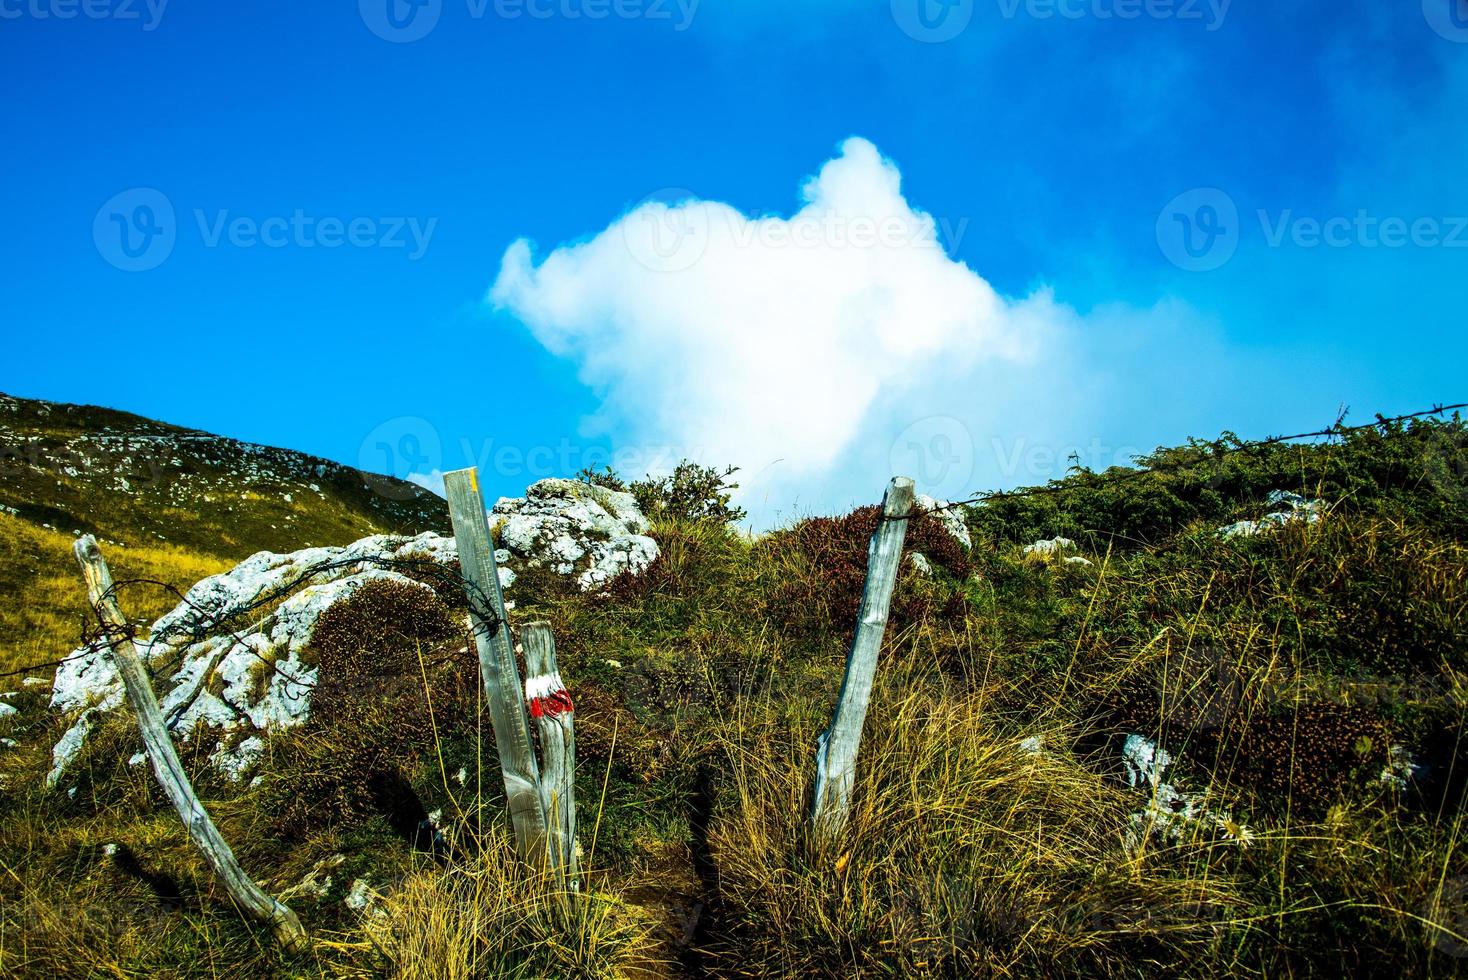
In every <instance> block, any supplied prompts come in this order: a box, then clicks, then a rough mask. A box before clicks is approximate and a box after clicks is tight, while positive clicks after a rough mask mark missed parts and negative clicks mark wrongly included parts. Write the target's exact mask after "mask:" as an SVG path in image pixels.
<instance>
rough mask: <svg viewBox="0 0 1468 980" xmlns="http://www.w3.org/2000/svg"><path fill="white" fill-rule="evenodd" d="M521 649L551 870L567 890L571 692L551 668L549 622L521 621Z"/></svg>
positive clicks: (572, 820) (573, 873) (571, 875)
mask: <svg viewBox="0 0 1468 980" xmlns="http://www.w3.org/2000/svg"><path fill="white" fill-rule="evenodd" d="M520 643H521V644H522V645H523V646H524V647H525V699H526V700H527V701H529V702H530V717H531V718H534V719H535V723H536V727H537V728H538V729H539V731H540V754H541V761H542V762H543V763H544V764H545V765H544V767H543V769H542V780H543V781H542V783H541V793H542V794H543V796H544V800H545V818H546V824H547V825H548V826H549V828H550V861H551V870H552V871H554V872H555V873H556V875H557V876H559V877H560V878H561V879H562V880H563V881H564V882H565V883H566V885H567V886H568V887H569V888H570V890H572V891H574V890H576V888H577V879H578V876H579V872H580V869H579V868H578V867H577V861H576V728H575V724H574V722H573V721H572V718H573V716H574V711H575V709H574V708H573V706H572V704H571V695H570V693H569V692H568V691H567V690H566V686H565V685H564V684H563V683H561V672H560V669H559V668H558V667H557V666H556V639H555V636H554V634H552V633H551V628H550V624H549V623H526V624H525V626H524V628H523V629H521V630H520Z"/></svg>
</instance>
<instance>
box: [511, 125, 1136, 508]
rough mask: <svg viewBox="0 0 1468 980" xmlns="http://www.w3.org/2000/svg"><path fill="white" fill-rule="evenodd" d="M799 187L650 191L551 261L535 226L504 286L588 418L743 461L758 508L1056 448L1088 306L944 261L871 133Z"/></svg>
mask: <svg viewBox="0 0 1468 980" xmlns="http://www.w3.org/2000/svg"><path fill="white" fill-rule="evenodd" d="M801 198H802V205H801V207H800V209H799V210H798V211H797V212H796V213H795V214H794V215H792V216H790V217H788V218H787V217H779V216H760V217H748V216H746V215H743V214H741V213H740V212H739V211H737V210H736V209H734V208H732V207H730V206H728V205H726V204H721V203H717V202H712V201H704V200H698V199H693V198H691V197H685V198H683V199H675V200H673V201H672V202H671V203H664V202H660V201H654V202H649V203H645V204H643V205H640V206H638V207H636V208H634V209H633V210H631V211H630V212H629V213H627V214H625V215H623V216H622V217H620V218H619V219H617V220H616V221H614V222H613V223H612V224H611V225H610V226H608V227H607V228H606V229H605V230H603V231H602V232H600V233H599V234H597V235H595V236H594V237H592V238H590V239H589V240H585V241H582V242H579V243H576V244H571V245H565V246H562V247H560V248H557V249H555V250H554V251H552V252H551V253H550V254H549V255H547V256H545V258H544V259H543V260H541V261H540V262H539V263H538V264H537V263H536V261H535V257H534V255H533V252H532V247H531V244H530V243H529V242H528V241H525V240H523V239H522V240H520V241H516V242H515V243H514V244H512V245H511V246H510V247H509V249H508V250H507V251H506V252H505V255H504V258H503V260H502V263H501V267H500V271H499V275H498V278H497V279H496V281H495V283H494V286H493V287H492V289H491V291H490V295H489V299H490V302H491V303H492V304H493V305H494V306H495V307H496V308H498V309H500V310H504V311H508V312H509V313H511V314H513V315H514V316H515V317H516V318H518V319H519V320H521V321H522V322H523V323H524V324H525V325H526V326H527V327H528V328H529V329H530V330H531V332H532V333H533V334H534V336H535V337H536V338H537V340H539V342H540V343H541V344H543V345H544V346H545V347H546V348H547V349H548V350H549V351H551V352H553V353H555V354H557V355H559V356H563V357H566V358H569V359H571V360H572V361H573V362H574V363H576V364H577V365H578V368H579V371H580V377H581V379H582V381H583V382H585V383H586V384H588V385H590V386H591V387H592V388H593V389H594V390H595V391H596V392H597V393H598V394H599V395H600V397H601V399H602V405H601V409H600V411H599V412H598V413H597V415H596V416H595V417H594V418H592V419H589V420H587V428H588V430H589V431H598V432H610V433H611V434H612V435H613V437H614V439H615V441H617V442H618V443H620V444H622V445H624V446H632V447H635V446H637V445H657V446H666V445H669V444H671V445H674V446H677V447H680V448H681V450H682V452H683V454H685V455H688V456H690V457H692V458H695V459H698V460H700V461H702V462H705V463H710V464H723V463H733V464H735V465H737V466H740V467H741V468H742V469H743V473H742V474H741V480H742V481H743V484H744V493H743V501H744V502H745V503H746V505H747V506H749V507H750V508H751V510H752V513H753V515H754V516H755V519H756V522H757V523H761V524H764V523H769V522H770V521H771V520H772V519H774V518H775V517H777V516H779V517H785V518H788V517H789V516H791V515H792V513H798V512H802V511H804V512H809V511H816V510H830V509H837V508H843V507H847V506H850V505H851V504H853V503H857V502H863V501H871V500H874V499H875V498H876V497H877V496H878V495H880V492H881V488H882V486H883V484H884V483H885V481H886V480H887V479H888V478H889V477H890V476H891V475H892V470H893V469H894V468H895V469H900V470H905V471H913V472H912V475H914V476H918V477H919V478H920V480H921V479H926V480H927V482H928V483H929V484H930V486H929V487H928V489H930V490H932V491H938V492H940V493H947V494H950V495H955V494H960V493H963V492H964V491H966V490H968V489H972V487H973V484H972V483H971V482H970V481H972V480H974V479H978V478H980V477H981V476H983V477H985V478H994V477H1001V476H1002V474H996V473H990V472H989V470H990V469H992V467H990V466H986V465H984V464H983V463H982V461H981V460H977V459H976V456H984V457H986V458H987V457H988V456H989V455H992V453H991V449H990V446H989V442H990V438H991V436H992V435H995V434H997V433H1000V432H1003V433H1005V434H1006V435H1009V436H1012V435H1013V433H1014V432H1015V431H1016V426H1019V427H1021V428H1020V429H1019V431H1021V432H1024V433H1025V434H1026V436H1027V437H1028V438H1030V439H1033V440H1035V441H1039V442H1049V443H1055V444H1059V442H1058V441H1059V440H1060V439H1061V438H1062V433H1060V432H1058V431H1052V430H1051V428H1049V427H1051V426H1053V425H1054V423H1055V420H1056V418H1057V417H1058V416H1061V417H1063V416H1065V415H1066V414H1067V412H1068V409H1067V406H1068V405H1071V404H1074V400H1075V399H1079V398H1080V397H1082V395H1083V393H1082V392H1081V391H1080V390H1079V387H1078V385H1077V384H1075V383H1072V382H1070V381H1064V382H1061V381H1060V379H1061V378H1065V377H1066V376H1067V375H1070V376H1071V377H1074V375H1073V374H1072V370H1073V369H1074V368H1075V367H1076V366H1077V365H1076V364H1075V361H1074V359H1075V358H1076V357H1077V356H1078V354H1077V352H1076V350H1075V348H1076V347H1077V338H1079V337H1080V336H1081V328H1082V326H1083V324H1082V320H1081V318H1080V317H1078V316H1077V314H1076V313H1075V312H1074V311H1072V310H1070V309H1069V308H1068V307H1065V306H1063V305H1061V304H1058V303H1056V302H1055V301H1054V299H1053V298H1052V296H1051V295H1050V293H1049V291H1048V290H1043V289H1042V290H1039V291H1037V292H1036V293H1035V294H1033V295H1032V296H1030V297H1028V298H1025V299H1020V300H1014V299H1008V298H1005V297H1003V296H1000V295H999V294H998V293H996V292H995V290H994V289H993V288H992V287H991V286H990V285H989V283H988V282H986V281H985V280H984V279H983V278H982V277H981V276H980V275H979V274H978V273H976V272H975V271H974V270H972V269H970V268H969V267H968V266H966V265H965V264H963V263H962V262H959V261H956V260H954V259H952V258H950V257H949V255H948V254H947V253H946V252H945V250H944V247H943V243H942V241H941V237H942V235H941V234H940V232H942V231H943V230H944V229H945V228H948V229H949V231H950V232H951V230H952V227H951V224H945V223H941V222H937V221H935V219H934V217H933V216H932V215H929V214H927V213H925V212H923V211H921V210H918V209H916V208H914V207H913V206H912V205H911V204H910V203H909V202H908V201H907V200H906V199H905V198H904V196H903V194H902V190H901V176H900V174H899V173H898V170H897V167H896V166H895V165H894V164H893V163H892V161H890V160H887V159H885V158H883V157H882V156H881V155H880V154H879V152H878V151H877V148H876V147H875V146H873V145H872V144H871V143H870V142H868V141H866V140H864V139H859V138H852V139H849V140H847V141H846V142H845V143H843V144H842V145H841V147H840V153H839V155H838V156H836V157H835V158H834V159H832V160H830V161H828V162H827V163H826V164H825V165H824V166H823V167H822V168H821V170H820V172H819V173H818V174H817V175H815V176H814V177H812V178H810V179H808V180H807V181H806V182H805V183H804V185H803V186H802V188H801ZM957 227H958V228H959V230H960V231H961V230H962V229H963V228H964V227H965V225H964V224H963V223H958V225H957ZM1144 315H1150V314H1144ZM1067 352H1069V353H1067ZM1093 394H1094V393H1093ZM1040 412H1043V417H1040V418H1037V417H1036V413H1040ZM950 450H951V452H950ZM1063 468H1064V466H1063V461H1062V463H1061V464H1060V465H1058V467H1057V469H1063ZM919 470H921V471H923V472H917V471H919ZM1045 475H1048V474H1024V476H1029V477H1031V482H1033V479H1034V478H1043V476H1045ZM988 485H991V486H992V485H993V484H992V483H990V484H988Z"/></svg>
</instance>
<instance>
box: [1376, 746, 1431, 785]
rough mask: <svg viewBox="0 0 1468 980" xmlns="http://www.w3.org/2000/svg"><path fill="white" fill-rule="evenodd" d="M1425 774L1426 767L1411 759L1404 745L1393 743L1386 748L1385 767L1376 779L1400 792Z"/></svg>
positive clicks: (1418, 780)
mask: <svg viewBox="0 0 1468 980" xmlns="http://www.w3.org/2000/svg"><path fill="white" fill-rule="evenodd" d="M1426 776H1427V767H1426V766H1424V765H1422V764H1421V763H1419V762H1417V761H1416V760H1415V759H1413V758H1412V755H1411V753H1409V752H1408V751H1407V747H1406V746H1405V745H1393V746H1392V747H1391V748H1390V749H1388V750H1387V763H1386V767H1385V768H1383V769H1382V770H1381V774H1380V775H1378V776H1377V777H1376V781H1377V782H1378V783H1385V784H1386V785H1387V786H1390V787H1391V788H1392V789H1393V790H1396V791H1397V792H1401V791H1403V790H1405V789H1406V788H1407V787H1408V785H1410V784H1412V783H1415V782H1420V781H1421V780H1422V779H1424V778H1425V777H1426Z"/></svg>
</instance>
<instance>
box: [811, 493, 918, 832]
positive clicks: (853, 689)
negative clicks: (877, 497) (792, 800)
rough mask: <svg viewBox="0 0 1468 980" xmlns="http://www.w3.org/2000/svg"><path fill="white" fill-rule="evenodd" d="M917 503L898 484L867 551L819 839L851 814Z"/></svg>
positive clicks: (818, 791)
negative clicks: (881, 656) (890, 614)
mask: <svg viewBox="0 0 1468 980" xmlns="http://www.w3.org/2000/svg"><path fill="white" fill-rule="evenodd" d="M913 500H914V496H913V487H912V481H911V480H909V479H908V478H907V477H905V476H899V477H897V478H895V479H894V480H893V481H892V483H891V485H890V486H888V487H887V493H886V495H885V496H884V497H883V498H882V516H881V520H880V522H879V523H878V524H877V529H876V530H875V531H874V532H872V540H871V543H870V544H869V545H868V546H867V579H866V588H865V590H864V591H863V592H862V596H861V614H860V615H859V616H858V617H857V624H856V636H855V637H853V638H852V641H851V652H850V654H848V655H847V658H846V676H845V677H844V678H843V679H842V681H841V695H840V697H838V698H837V700H836V710H835V712H834V713H833V714H832V716H831V727H830V728H828V729H826V730H825V732H823V733H822V734H821V737H820V738H819V739H818V740H817V741H816V783H815V793H814V800H813V801H812V804H811V822H812V823H813V824H814V826H815V830H816V834H817V837H818V839H830V838H833V837H835V836H836V835H837V834H839V833H840V832H841V831H842V830H843V829H844V828H845V826H846V821H847V817H848V815H849V813H850V810H851V787H852V784H853V782H854V781H855V778H856V755H857V751H858V749H860V748H861V730H862V725H863V724H864V723H865V722H866V717H867V705H868V703H869V702H870V701H871V697H872V681H873V679H874V678H875V677H876V673H877V655H878V654H879V653H880V652H881V650H882V636H883V634H885V633H886V631H887V612H888V609H889V608H890V607H891V605H892V588H893V586H894V585H896V584H897V569H898V565H899V563H900V561H901V559H902V542H903V539H904V538H905V537H906V536H907V519H908V518H909V517H911V516H912V507H913Z"/></svg>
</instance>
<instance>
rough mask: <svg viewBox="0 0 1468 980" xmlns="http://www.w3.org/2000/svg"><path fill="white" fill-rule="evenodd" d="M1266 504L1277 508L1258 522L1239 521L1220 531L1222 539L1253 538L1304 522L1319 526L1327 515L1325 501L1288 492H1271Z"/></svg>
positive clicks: (1265, 500)
mask: <svg viewBox="0 0 1468 980" xmlns="http://www.w3.org/2000/svg"><path fill="white" fill-rule="evenodd" d="M1264 502H1265V503H1266V504H1268V505H1269V506H1271V507H1274V508H1276V509H1275V510H1272V511H1270V512H1269V513H1268V514H1265V515H1264V516H1263V517H1261V518H1260V519H1259V520H1257V521H1237V522H1235V523H1233V524H1229V525H1227V526H1225V527H1221V528H1219V529H1218V535H1219V537H1222V538H1252V537H1254V536H1255V535H1256V534H1259V533H1261V532H1263V531H1273V530H1276V529H1278V528H1281V527H1284V526H1285V525H1287V524H1293V523H1295V522H1297V521H1303V522H1304V523H1306V524H1318V523H1319V522H1320V520H1321V518H1322V517H1323V516H1324V514H1325V501H1323V500H1309V499H1307V498H1305V497H1302V496H1300V495H1299V494H1297V493H1290V492H1289V491H1287V490H1271V491H1270V493H1269V496H1267V497H1265V498H1264Z"/></svg>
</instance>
